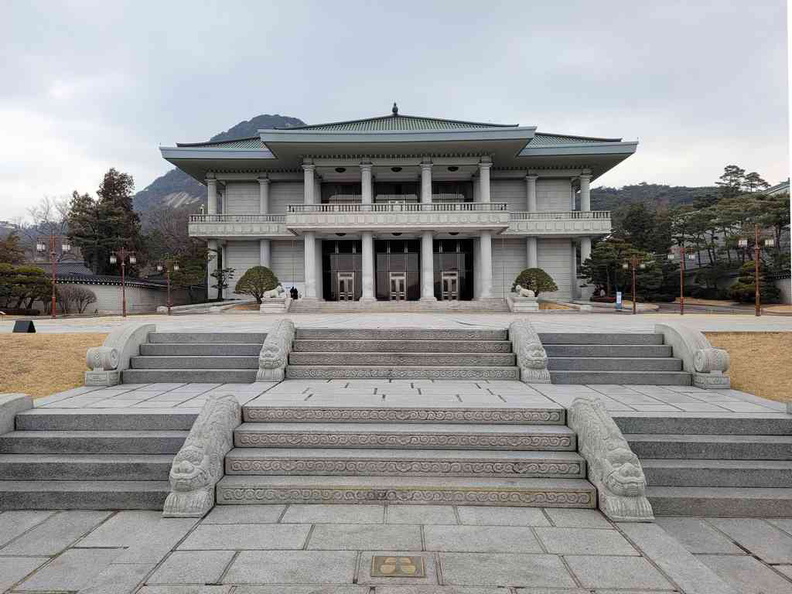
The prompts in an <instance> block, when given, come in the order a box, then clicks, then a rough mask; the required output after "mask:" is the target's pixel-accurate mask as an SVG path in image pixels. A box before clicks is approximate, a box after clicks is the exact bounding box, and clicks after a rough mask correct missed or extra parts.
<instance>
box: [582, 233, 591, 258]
mask: <svg viewBox="0 0 792 594" xmlns="http://www.w3.org/2000/svg"><path fill="white" fill-rule="evenodd" d="M589 258H591V237H581V238H580V263H581V264H583V262H585V261H586V260H588V259H589Z"/></svg>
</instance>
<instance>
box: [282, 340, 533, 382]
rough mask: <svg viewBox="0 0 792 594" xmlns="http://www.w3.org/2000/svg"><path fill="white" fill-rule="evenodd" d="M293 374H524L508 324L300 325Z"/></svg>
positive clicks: (507, 376)
mask: <svg viewBox="0 0 792 594" xmlns="http://www.w3.org/2000/svg"><path fill="white" fill-rule="evenodd" d="M286 377H287V378H289V379H298V378H302V379H305V378H311V379H317V378H322V379H339V378H376V379H385V378H388V379H390V378H400V379H465V380H489V379H504V380H517V379H519V369H518V368H517V367H516V360H515V356H514V353H512V351H511V342H509V338H508V332H507V331H506V330H466V329H420V328H415V329H405V328H398V329H396V328H394V329H376V328H372V329H345V328H298V329H297V333H296V337H295V341H294V345H293V348H292V352H291V354H290V356H289V365H288V366H287V368H286Z"/></svg>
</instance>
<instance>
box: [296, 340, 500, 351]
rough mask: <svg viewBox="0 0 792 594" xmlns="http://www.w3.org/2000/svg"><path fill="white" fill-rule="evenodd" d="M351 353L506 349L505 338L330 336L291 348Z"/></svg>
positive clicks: (303, 342) (306, 341) (297, 342)
mask: <svg viewBox="0 0 792 594" xmlns="http://www.w3.org/2000/svg"><path fill="white" fill-rule="evenodd" d="M301 351H304V352H311V353H318V352H341V351H344V352H355V353H360V352H363V353H510V352H511V342H509V341H508V340H478V339H476V340H472V341H468V340H401V339H387V340H330V339H316V340H314V339H301V338H298V339H297V340H295V341H294V346H293V349H292V352H301Z"/></svg>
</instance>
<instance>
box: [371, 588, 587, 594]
mask: <svg viewBox="0 0 792 594" xmlns="http://www.w3.org/2000/svg"><path fill="white" fill-rule="evenodd" d="M517 592H518V594H590V590H566V589H564V590H558V589H556V588H553V589H552V590H547V589H541V590H534V589H531V590H517ZM377 594H509V590H506V589H504V588H500V587H498V586H489V587H486V586H485V587H483V588H480V587H478V586H377Z"/></svg>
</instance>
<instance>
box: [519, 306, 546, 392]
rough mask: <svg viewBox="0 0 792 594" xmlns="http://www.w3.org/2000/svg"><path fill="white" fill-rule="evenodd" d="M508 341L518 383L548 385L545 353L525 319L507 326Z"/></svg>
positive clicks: (529, 323)
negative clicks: (518, 377)
mask: <svg viewBox="0 0 792 594" xmlns="http://www.w3.org/2000/svg"><path fill="white" fill-rule="evenodd" d="M509 340H511V342H512V350H513V351H514V353H515V355H516V356H517V367H519V368H520V381H522V382H523V383H526V384H549V383H550V371H549V370H548V369H547V352H546V351H545V349H544V347H543V346H542V341H541V340H540V339H539V335H538V334H537V333H536V330H534V328H533V326H532V325H531V322H529V321H528V319H527V318H523V319H522V320H516V321H514V322H512V323H511V324H509Z"/></svg>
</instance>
